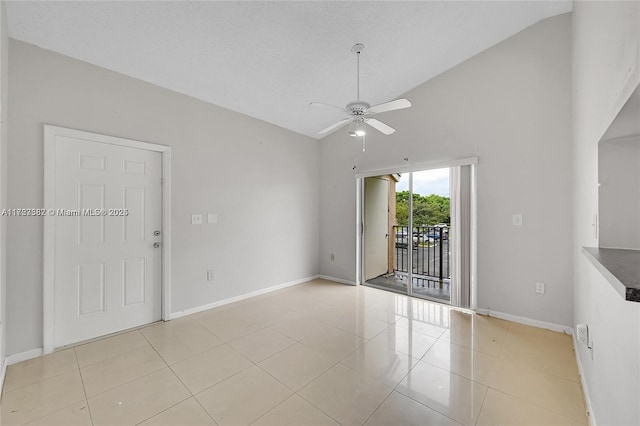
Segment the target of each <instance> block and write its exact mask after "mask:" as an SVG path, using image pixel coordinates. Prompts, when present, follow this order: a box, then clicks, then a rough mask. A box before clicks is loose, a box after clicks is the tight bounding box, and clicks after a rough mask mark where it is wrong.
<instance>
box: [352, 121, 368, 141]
mask: <svg viewBox="0 0 640 426" xmlns="http://www.w3.org/2000/svg"><path fill="white" fill-rule="evenodd" d="M366 134H367V131H366V129H365V124H364V122H363V121H352V122H351V129H349V136H351V137H354V138H357V137H361V136H364V135H366Z"/></svg>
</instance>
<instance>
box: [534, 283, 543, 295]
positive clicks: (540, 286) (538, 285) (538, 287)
mask: <svg viewBox="0 0 640 426" xmlns="http://www.w3.org/2000/svg"><path fill="white" fill-rule="evenodd" d="M536 293H538V294H544V283H536Z"/></svg>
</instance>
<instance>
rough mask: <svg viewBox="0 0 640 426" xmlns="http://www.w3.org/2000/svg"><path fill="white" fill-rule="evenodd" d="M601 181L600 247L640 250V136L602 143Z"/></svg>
mask: <svg viewBox="0 0 640 426" xmlns="http://www.w3.org/2000/svg"><path fill="white" fill-rule="evenodd" d="M637 120H638V121H640V116H639V117H637ZM598 183H599V185H600V186H599V192H598V210H599V215H600V217H599V218H598V219H599V225H600V235H599V239H600V247H611V248H624V249H637V250H640V136H635V137H630V138H624V139H618V140H612V141H601V142H600V143H599V144H598Z"/></svg>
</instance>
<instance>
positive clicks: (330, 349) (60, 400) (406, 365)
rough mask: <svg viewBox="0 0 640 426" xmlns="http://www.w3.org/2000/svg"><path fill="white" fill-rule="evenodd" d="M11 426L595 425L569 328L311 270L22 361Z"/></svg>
mask: <svg viewBox="0 0 640 426" xmlns="http://www.w3.org/2000/svg"><path fill="white" fill-rule="evenodd" d="M0 422H1V424H2V425H4V426H9V425H21V424H34V425H48V426H55V425H65V426H68V425H92V424H93V425H135V424H143V425H180V426H186V425H215V424H218V425H248V424H256V425H295V426H300V425H337V424H342V425H362V424H366V425H368V426H370V425H393V426H400V425H432V424H434V425H435V424H438V425H440V424H443V425H444V424H447V425H449V424H451V425H456V424H464V425H525V424H526V425H545V424H549V425H573V424H576V425H586V424H587V419H586V417H585V406H584V402H583V398H582V389H581V386H580V382H579V376H578V371H577V367H576V361H575V356H574V353H573V349H572V340H571V338H570V337H569V336H568V335H563V334H561V333H554V332H551V331H548V330H542V329H537V328H532V327H527V326H524V325H521V324H515V323H511V322H508V321H502V320H499V319H495V318H489V317H485V316H480V315H473V314H469V313H465V312H461V311H458V310H454V309H450V308H448V307H447V306H444V305H439V304H436V303H431V302H427V301H423V300H419V299H412V298H408V297H406V296H402V295H398V294H394V293H389V292H384V291H382V290H377V289H373V288H369V287H362V286H360V287H352V286H346V285H341V284H335V283H332V282H329V281H323V280H316V281H314V282H310V283H307V284H303V285H299V286H295V287H291V288H288V289H285V290H281V291H278V292H274V293H270V294H267V295H263V296H259V297H256V298H253V299H248V300H245V301H242V302H237V303H234V304H231V305H226V306H223V307H220V308H217V309H213V310H209V311H206V312H201V313H198V314H195V315H191V316H189V317H184V318H180V319H177V320H173V321H170V322H166V323H159V324H154V325H151V326H148V327H144V328H141V329H138V330H134V331H129V332H126V333H122V334H119V335H116V336H112V337H108V338H105V339H102V340H98V341H95V342H92V343H87V344H84V345H80V346H76V347H74V348H69V349H64V350H60V351H58V352H55V353H53V354H51V355H47V356H44V357H40V358H36V359H33V360H30V361H25V362H22V363H20V364H16V365H12V366H10V367H9V368H8V370H7V375H6V379H5V384H4V390H3V394H2V400H1V418H0Z"/></svg>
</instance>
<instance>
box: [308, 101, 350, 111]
mask: <svg viewBox="0 0 640 426" xmlns="http://www.w3.org/2000/svg"><path fill="white" fill-rule="evenodd" d="M309 106H312V107H320V108H331V109H339V110H340V111H343V112H344V111H345V109H344V108H343V107H339V106H335V105H331V104H325V103H324V102H311V103H309Z"/></svg>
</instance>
